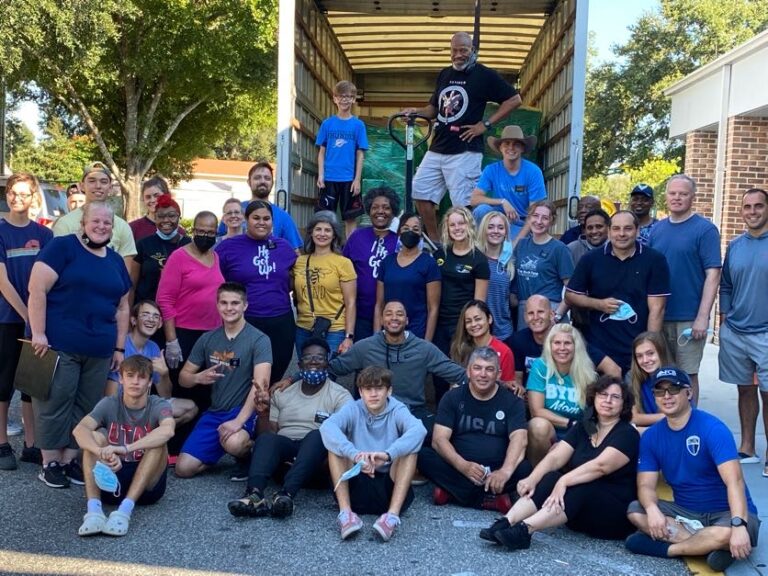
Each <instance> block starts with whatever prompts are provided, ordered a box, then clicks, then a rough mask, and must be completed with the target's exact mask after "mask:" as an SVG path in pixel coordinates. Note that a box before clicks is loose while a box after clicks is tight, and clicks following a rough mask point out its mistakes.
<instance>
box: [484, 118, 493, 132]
mask: <svg viewBox="0 0 768 576" xmlns="http://www.w3.org/2000/svg"><path fill="white" fill-rule="evenodd" d="M483 126H485V127H486V129H488V130H490V129H491V128H493V124H491V122H490V120H486V121H485V122H483Z"/></svg>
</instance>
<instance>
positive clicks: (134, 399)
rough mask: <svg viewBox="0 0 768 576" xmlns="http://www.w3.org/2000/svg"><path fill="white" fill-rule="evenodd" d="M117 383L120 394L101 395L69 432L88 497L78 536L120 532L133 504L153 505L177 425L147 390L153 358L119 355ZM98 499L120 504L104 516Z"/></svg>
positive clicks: (161, 402) (169, 411) (161, 487)
mask: <svg viewBox="0 0 768 576" xmlns="http://www.w3.org/2000/svg"><path fill="white" fill-rule="evenodd" d="M120 384H121V385H122V386H121V388H120V391H119V394H116V395H113V396H107V397H106V398H102V399H101V400H100V401H99V403H98V404H96V406H95V407H94V409H93V411H92V412H91V413H90V414H88V415H87V416H85V417H84V418H83V419H82V420H81V421H80V423H79V424H78V425H77V426H76V427H75V429H74V431H73V432H72V434H73V435H74V437H75V439H76V440H77V443H78V445H79V446H80V448H82V449H83V476H84V478H85V494H86V496H87V498H88V503H87V512H86V514H85V516H84V517H83V524H82V525H81V526H80V529H79V530H78V534H79V535H80V536H92V535H94V534H107V535H109V536H125V534H126V533H127V532H128V525H129V523H130V520H131V512H133V507H134V505H135V504H154V503H155V502H157V501H158V500H159V499H160V498H161V497H162V496H163V494H164V493H165V477H166V470H167V467H166V464H167V461H168V448H167V444H168V440H170V439H171V437H173V433H174V431H175V426H176V423H175V421H174V419H173V409H172V408H171V404H170V403H169V402H168V400H166V399H164V398H160V397H159V396H150V395H149V390H150V387H151V386H152V361H151V360H150V359H149V358H146V357H145V356H141V355H135V356H131V357H130V358H126V359H125V360H123V363H122V364H121V365H120ZM107 490H108V491H107ZM121 490H122V491H123V493H124V494H125V497H124V498H123V499H122V500H120V491H121ZM102 501H104V502H107V503H109V504H119V507H118V508H117V510H115V511H113V512H112V513H111V514H110V515H109V518H107V517H106V516H105V515H104V512H103V509H102Z"/></svg>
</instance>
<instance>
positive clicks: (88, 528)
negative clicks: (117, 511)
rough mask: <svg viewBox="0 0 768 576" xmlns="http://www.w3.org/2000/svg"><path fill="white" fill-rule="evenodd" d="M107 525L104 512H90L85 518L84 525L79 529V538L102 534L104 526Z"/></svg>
mask: <svg viewBox="0 0 768 576" xmlns="http://www.w3.org/2000/svg"><path fill="white" fill-rule="evenodd" d="M106 523H107V517H106V516H104V513H103V512H88V513H87V514H86V515H85V516H83V523H82V524H81V525H80V528H78V529H77V534H78V536H93V535H95V534H101V533H102V531H103V530H104V525H105V524H106Z"/></svg>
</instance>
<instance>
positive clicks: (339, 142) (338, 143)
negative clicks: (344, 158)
mask: <svg viewBox="0 0 768 576" xmlns="http://www.w3.org/2000/svg"><path fill="white" fill-rule="evenodd" d="M346 143H347V141H346V140H344V138H336V139H335V140H334V141H333V147H334V148H344V145H345V144H346Z"/></svg>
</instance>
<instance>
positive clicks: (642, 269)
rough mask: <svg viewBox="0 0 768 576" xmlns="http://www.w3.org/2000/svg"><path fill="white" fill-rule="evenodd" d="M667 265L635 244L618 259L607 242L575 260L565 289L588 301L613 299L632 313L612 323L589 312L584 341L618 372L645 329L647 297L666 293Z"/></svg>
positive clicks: (596, 312)
mask: <svg viewBox="0 0 768 576" xmlns="http://www.w3.org/2000/svg"><path fill="white" fill-rule="evenodd" d="M669 284H670V281H669V266H668V265H667V261H666V260H665V258H664V256H663V255H661V254H660V253H659V252H657V251H656V250H653V249H652V248H648V247H647V246H643V245H642V244H640V243H639V242H636V243H635V253H634V254H633V255H632V256H630V257H628V258H626V259H624V260H621V259H619V258H617V257H616V256H614V254H613V248H612V246H611V243H610V242H608V243H607V244H606V245H605V246H604V247H603V248H602V249H598V250H592V251H591V252H588V253H587V254H584V256H582V257H581V260H579V263H578V265H577V266H576V269H575V270H574V272H573V277H572V278H571V281H570V282H568V286H567V288H566V290H568V291H569V292H574V293H576V294H585V295H587V296H590V297H591V298H598V299H603V298H616V299H617V300H621V301H622V302H626V303H627V304H629V305H630V306H632V309H633V310H634V311H635V315H633V316H632V317H631V318H629V319H627V320H613V319H611V318H609V316H608V315H607V314H603V313H602V312H601V311H600V310H589V326H588V329H587V340H588V341H589V343H590V344H594V345H595V346H597V347H598V348H600V349H601V350H602V351H603V352H605V353H606V354H608V356H610V357H611V359H612V360H613V361H614V362H616V363H617V364H618V365H619V366H620V367H621V369H622V372H624V373H626V372H628V371H629V367H630V365H631V363H632V341H633V340H634V339H635V337H636V336H638V335H639V334H640V333H641V332H644V331H645V330H647V327H648V314H649V309H648V297H649V296H659V297H661V296H666V295H668V294H669V292H670V289H669Z"/></svg>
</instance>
